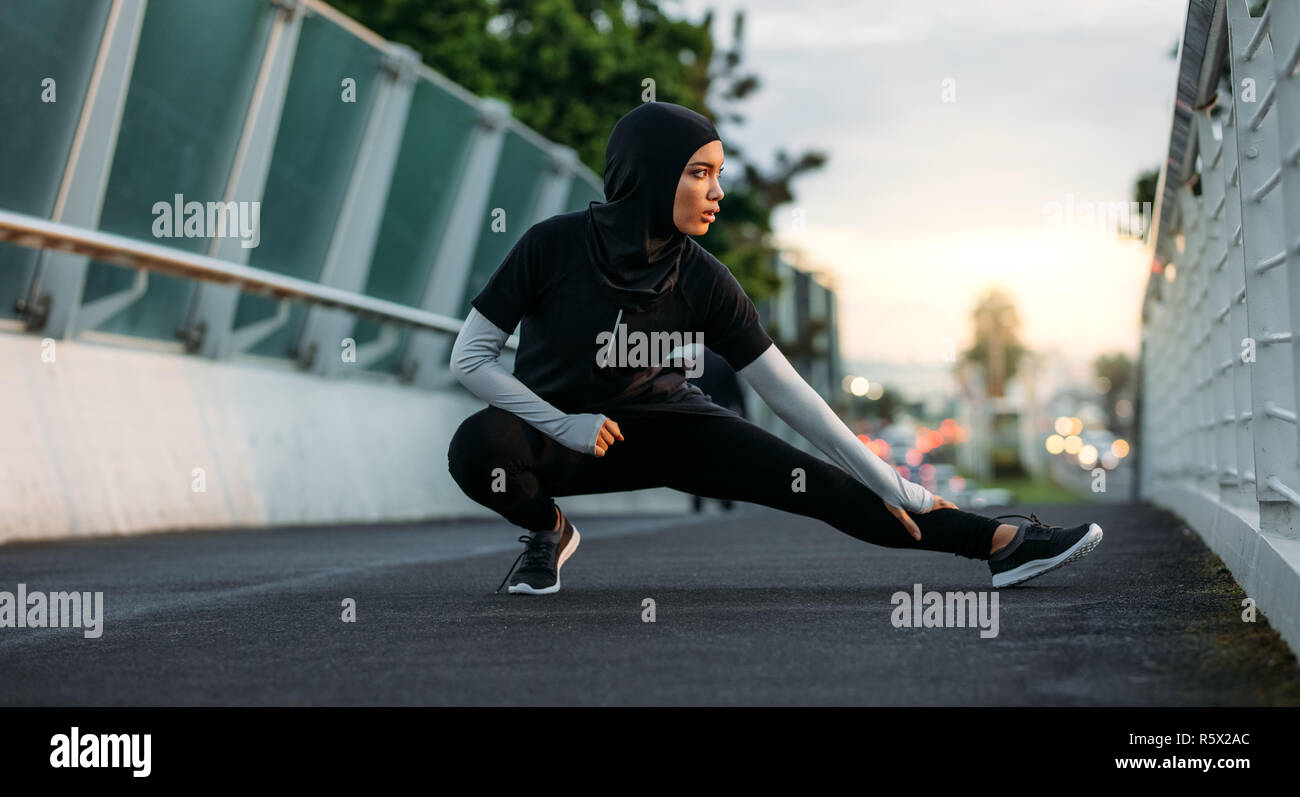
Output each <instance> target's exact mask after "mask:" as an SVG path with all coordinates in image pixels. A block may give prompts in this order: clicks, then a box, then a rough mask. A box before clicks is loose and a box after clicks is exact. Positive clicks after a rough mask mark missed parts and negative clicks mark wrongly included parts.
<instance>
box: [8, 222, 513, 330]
mask: <svg viewBox="0 0 1300 797" xmlns="http://www.w3.org/2000/svg"><path fill="white" fill-rule="evenodd" d="M0 241H4V242H6V243H11V244H17V245H19V246H26V247H30V248H33V249H56V250H58V251H61V252H71V253H73V254H79V255H86V256H87V257H91V258H93V259H95V260H102V261H104V262H106V263H114V264H117V265H122V266H128V267H134V268H142V269H146V270H148V271H156V272H159V273H162V274H170V275H173V276H177V277H186V278H189V279H198V280H204V281H206V282H216V283H221V284H227V285H235V286H237V287H239V288H240V289H241V290H246V291H250V292H252V293H258V294H262V295H267V296H272V297H275V298H278V299H297V300H299V301H304V302H308V303H310V304H316V305H320V306H322V307H337V308H340V309H343V310H348V311H350V312H354V313H356V314H358V315H361V316H366V317H371V318H377V319H379V320H381V321H387V322H391V323H396V324H401V325H404V326H411V327H417V328H420V329H427V330H432V331H435V332H443V333H447V334H451V335H455V334H457V333H459V332H460V328H461V325H462V324H463V323H464V322H463V321H461V320H459V319H456V318H452V317H451V316H445V315H442V314H440V313H432V312H429V311H428V310H422V309H420V308H418V307H411V306H409V305H404V304H398V303H396V302H390V301H387V300H384V299H376V298H374V297H372V296H365V295H363V294H359V293H353V292H352V291H344V290H339V289H338V288H332V287H330V286H328V285H321V284H319V283H316V282H311V281H309V280H303V279H298V278H296V277H289V276H286V275H284V274H277V273H276V272H274V271H267V270H265V269H260V268H253V267H252V266H245V265H240V264H238V263H231V262H229V261H226V260H219V259H217V258H215V257H208V256H207V255H200V254H195V253H193V252H185V251H183V250H180V249H175V248H173V247H170V246H160V245H158V244H151V243H147V242H145V241H140V240H137V239H135V238H127V237H126V236H123V235H117V234H114V233H108V232H102V231H99V230H86V229H82V228H81V227H76V226H73V225H71V224H63V223H61V222H56V221H50V220H49V219H42V218H38V217H36V216H29V215H26V214H23V213H15V212H13V211H10V210H3V209H0ZM518 345H519V338H518V336H517V335H511V336H510V337H509V338H507V339H506V347H507V348H511V349H516V348H518Z"/></svg>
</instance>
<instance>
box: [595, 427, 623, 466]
mask: <svg viewBox="0 0 1300 797" xmlns="http://www.w3.org/2000/svg"><path fill="white" fill-rule="evenodd" d="M615 438H618V439H619V440H622V439H623V433H622V432H620V431H619V430H618V424H617V423H614V422H613V421H612V420H610V419H609V418H606V419H605V422H604V423H603V424H601V426H600V434H599V435H598V436H597V437H596V456H598V457H603V456H605V452H606V451H608V450H609V447H610V446H612V445H614V439H615Z"/></svg>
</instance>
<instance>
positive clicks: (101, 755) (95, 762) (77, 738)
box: [50, 725, 153, 778]
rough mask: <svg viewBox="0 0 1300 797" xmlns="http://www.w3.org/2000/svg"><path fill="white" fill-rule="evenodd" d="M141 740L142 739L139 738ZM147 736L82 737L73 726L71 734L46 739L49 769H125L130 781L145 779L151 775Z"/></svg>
mask: <svg viewBox="0 0 1300 797" xmlns="http://www.w3.org/2000/svg"><path fill="white" fill-rule="evenodd" d="M142 737H143V738H142ZM152 743H153V739H152V738H151V734H148V733H145V734H139V733H132V734H125V733H105V734H93V733H88V734H86V735H85V736H82V735H81V733H80V729H79V728H78V727H77V726H75V725H74V726H72V732H71V733H66V734H64V733H56V734H54V735H53V736H51V737H50V747H52V748H54V749H53V750H51V751H50V766H52V767H54V768H55V769H62V768H64V767H69V768H76V767H85V768H87V769H92V768H95V767H128V768H130V769H133V770H135V771H134V772H132V773H131V777H134V778H147V777H149V773H150V772H152V771H153V765H152V764H151V763H150V762H149V758H150V756H149V749H150V747H151V746H152Z"/></svg>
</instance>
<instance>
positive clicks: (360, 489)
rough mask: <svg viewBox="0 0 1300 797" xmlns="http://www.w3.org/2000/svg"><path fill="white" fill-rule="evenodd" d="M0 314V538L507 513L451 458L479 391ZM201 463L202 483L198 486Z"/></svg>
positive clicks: (669, 503)
mask: <svg viewBox="0 0 1300 797" xmlns="http://www.w3.org/2000/svg"><path fill="white" fill-rule="evenodd" d="M160 348H165V349H168V350H159V351H153V350H149V349H146V348H141V347H140V343H139V342H138V341H137V342H135V343H134V344H133V345H131V346H117V345H112V344H111V343H106V342H86V341H63V340H61V341H58V342H57V343H55V344H54V349H53V352H54V361H53V362H45V361H43V360H42V352H43V350H44V349H45V347H44V346H43V344H42V338H40V337H39V336H37V335H31V334H24V333H20V332H10V331H4V330H0V365H3V367H0V542H6V541H11V540H21V539H47V540H48V539H61V538H69V537H85V536H92V535H102V534H131V533H139V532H147V531H160V530H180V529H195V528H221V527H236V526H252V527H262V526H276V525H287V524H330V523H346V522H384V521H405V520H420V519H442V518H456V517H485V518H487V517H491V518H498V519H500V516H499V515H497V514H496V513H494V512H491V511H490V510H488V509H487V508H486V507H483V506H481V505H479V504H477V503H475V502H474V501H472V500H470V499H469V498H467V497H466V496H465V495H464V493H462V492H461V490H460V488H459V487H458V486H457V485H456V483H455V482H454V481H453V480H452V478H451V475H450V474H449V473H448V472H447V445H448V443H449V442H450V440H451V436H452V434H454V433H455V430H456V428H457V426H458V425H459V424H460V422H461V421H462V420H463V419H464V418H466V417H468V416H469V415H471V414H472V413H474V412H476V411H478V410H479V409H482V408H483V407H484V406H486V405H485V404H484V403H483V402H481V401H479V400H478V399H476V398H474V397H473V396H471V395H469V394H468V393H466V392H465V391H463V390H460V389H457V390H454V391H443V392H430V391H427V390H421V389H418V388H414V387H410V386H401V385H395V384H386V383H384V382H382V381H376V380H374V379H370V378H355V379H353V378H341V379H323V378H321V377H318V376H314V375H311V374H308V373H303V372H299V371H297V370H294V369H293V368H292V367H284V366H280V365H264V364H262V363H260V362H256V361H253V360H244V361H225V362H218V361H212V360H208V359H206V358H201V357H194V356H183V355H179V354H176V353H174V352H173V351H171V350H169V349H171V348H173V347H168V346H166V344H163V347H160ZM195 468H202V469H203V470H204V472H205V479H206V491H205V492H195V491H194V490H192V489H191V483H192V482H193V481H194V477H193V476H192V472H193V470H194V469H195ZM558 502H559V503H560V504H561V505H562V506H563V507H564V508H565V510H566V511H568V512H570V514H572V515H573V516H574V517H578V516H579V515H581V514H585V513H597V512H598V513H611V514H617V513H642V512H687V511H689V509H690V497H689V496H687V495H686V494H684V493H679V492H677V491H674V490H669V489H667V488H661V489H654V490H638V491H635V492H624V493H607V494H601V495H586V496H572V497H565V498H561V499H558Z"/></svg>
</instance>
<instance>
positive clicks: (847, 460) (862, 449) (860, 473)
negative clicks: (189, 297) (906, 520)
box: [737, 345, 934, 514]
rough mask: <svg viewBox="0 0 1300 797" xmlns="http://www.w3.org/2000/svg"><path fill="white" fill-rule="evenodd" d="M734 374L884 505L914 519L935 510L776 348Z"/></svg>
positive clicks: (929, 497) (926, 495)
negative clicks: (836, 412)
mask: <svg viewBox="0 0 1300 797" xmlns="http://www.w3.org/2000/svg"><path fill="white" fill-rule="evenodd" d="M737 373H739V374H740V375H741V376H743V377H744V378H745V381H746V382H748V383H749V385H750V386H751V387H753V388H754V390H755V391H756V392H757V393H758V395H759V396H761V397H762V399H763V401H765V402H767V405H768V406H769V407H771V408H772V411H773V412H775V413H776V414H777V417H779V418H780V419H781V420H783V421H785V422H786V423H788V424H790V427H791V428H792V429H794V430H795V431H796V432H798V433H799V434H801V435H803V436H804V437H806V438H807V439H808V441H809V442H811V443H812V444H813V445H815V446H817V448H819V449H821V451H823V452H824V453H825V454H826V455H827V456H829V457H830V458H831V461H832V462H834V463H835V464H836V465H838V466H840V467H841V468H842V469H844V470H846V471H848V472H849V473H850V474H852V475H853V476H855V477H857V479H858V481H860V482H862V483H863V484H865V485H867V487H869V488H871V491H872V492H874V493H875V494H876V495H878V496H880V497H881V499H882V500H884V502H885V503H887V504H892V505H894V506H897V507H901V508H903V509H906V510H907V511H909V512H916V513H919V514H925V513H926V512H929V511H930V508H931V507H932V506H933V505H934V496H933V495H932V494H931V493H930V491H929V490H927V489H925V488H924V487H922V486H921V485H919V484H917V483H916V482H911V481H908V480H907V479H904V478H903V477H902V476H901V475H900V474H899V473H898V471H897V470H894V468H893V466H891V465H890V464H889V463H888V462H885V461H884V460H883V459H881V458H880V457H878V456H876V454H875V452H874V451H872V450H871V449H870V448H868V447H867V446H865V445H863V443H862V441H861V440H859V439H858V436H857V435H855V434H853V431H852V430H850V429H849V427H847V426H845V425H844V421H841V420H840V418H839V416H838V415H836V414H835V411H834V410H832V409H831V408H830V405H828V404H827V403H826V400H825V399H823V398H822V397H821V394H819V393H818V392H817V391H816V390H813V388H812V385H809V384H808V383H807V382H805V381H804V379H803V377H802V376H800V375H799V372H798V371H796V370H795V369H794V366H793V365H791V364H790V361H789V360H787V359H786V358H785V355H784V354H782V353H781V350H780V349H778V348H777V347H776V346H775V345H772V346H768V347H767V350H766V351H764V352H763V353H762V354H760V355H759V356H758V359H756V360H754V361H753V362H752V363H750V364H749V365H747V366H745V367H744V368H742V369H740V371H738V372H737Z"/></svg>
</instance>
